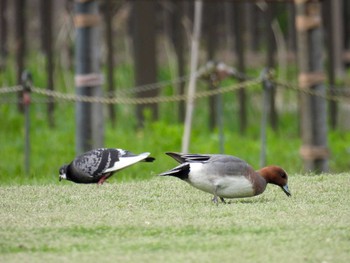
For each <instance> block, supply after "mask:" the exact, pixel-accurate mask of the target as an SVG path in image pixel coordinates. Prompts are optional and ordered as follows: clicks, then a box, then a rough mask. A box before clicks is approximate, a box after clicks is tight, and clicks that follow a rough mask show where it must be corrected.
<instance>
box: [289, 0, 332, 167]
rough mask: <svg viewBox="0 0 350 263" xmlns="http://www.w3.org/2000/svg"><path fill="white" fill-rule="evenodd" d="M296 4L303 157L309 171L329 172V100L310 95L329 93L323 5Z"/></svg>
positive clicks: (311, 3)
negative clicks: (321, 9)
mask: <svg viewBox="0 0 350 263" xmlns="http://www.w3.org/2000/svg"><path fill="white" fill-rule="evenodd" d="M295 3H296V28H297V38H298V39H297V41H298V42H297V43H298V64H299V71H300V73H299V86H300V87H301V88H303V89H305V92H302V93H301V96H300V99H301V105H300V106H301V133H302V134H301V135H302V136H301V137H302V143H303V145H302V148H301V150H300V153H301V156H302V158H303V159H304V167H305V170H306V171H315V172H326V171H328V146H327V112H326V100H325V99H324V98H321V97H319V96H312V95H310V94H308V91H310V92H317V93H319V94H321V95H325V94H326V88H325V85H324V83H323V82H324V74H323V59H322V51H323V47H322V31H321V13H320V8H321V4H320V3H319V2H314V1H313V2H311V1H309V2H305V3H304V2H300V1H295Z"/></svg>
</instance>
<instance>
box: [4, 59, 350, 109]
mask: <svg viewBox="0 0 350 263" xmlns="http://www.w3.org/2000/svg"><path fill="white" fill-rule="evenodd" d="M212 74H216V75H215V78H216V79H218V78H219V80H220V78H222V75H224V76H225V77H227V76H231V77H234V78H236V79H239V80H240V81H241V82H238V83H235V84H233V85H228V86H225V87H221V86H219V87H218V88H217V89H211V90H206V91H197V92H196V94H195V96H194V98H195V99H200V98H206V97H211V96H215V95H219V94H224V93H228V92H233V91H236V90H239V89H246V88H248V87H252V86H256V85H259V84H261V83H262V82H263V81H266V78H263V77H261V76H259V77H256V78H253V77H251V76H247V75H246V74H244V73H241V72H238V71H237V70H235V69H234V68H230V67H227V66H226V65H224V64H222V63H217V64H215V63H211V62H210V63H207V64H206V65H205V66H204V67H202V68H200V69H199V70H198V71H197V72H196V73H195V75H196V78H197V80H198V79H210V78H211V76H212ZM189 78H190V75H187V76H181V77H179V78H176V79H173V80H169V81H162V82H157V83H153V84H147V85H142V86H138V87H133V88H129V89H126V88H124V89H122V90H118V91H116V92H114V93H107V96H106V97H94V96H83V95H78V94H72V93H71V94H70V93H63V92H59V91H53V90H49V89H43V88H39V87H29V90H28V86H26V87H24V86H22V85H16V86H12V87H2V88H0V95H3V94H10V93H17V92H22V91H24V90H27V91H29V92H31V93H33V94H38V95H41V96H46V97H47V99H42V98H32V99H31V101H30V102H31V103H52V101H53V99H54V100H55V101H66V102H86V103H101V104H127V105H141V104H152V103H169V102H179V101H185V100H187V94H174V95H170V96H155V97H135V94H137V93H139V92H145V91H150V90H154V89H162V88H164V87H167V86H169V85H177V84H180V83H184V82H187V81H188V80H189ZM267 78H268V81H271V83H273V84H274V85H275V87H277V88H286V89H291V90H294V91H296V92H302V93H306V94H309V95H311V96H317V97H321V98H323V99H326V100H329V101H336V102H346V103H349V102H350V89H349V88H346V87H332V88H328V89H327V91H326V92H319V91H316V90H313V89H305V88H301V87H299V86H298V85H296V84H291V83H289V82H287V81H285V80H279V79H276V78H275V77H274V75H273V74H268V76H267ZM242 80H243V81H242ZM0 103H1V104H12V103H18V100H16V99H13V98H1V99H0Z"/></svg>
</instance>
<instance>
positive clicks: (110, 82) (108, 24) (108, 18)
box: [103, 0, 116, 127]
mask: <svg viewBox="0 0 350 263" xmlns="http://www.w3.org/2000/svg"><path fill="white" fill-rule="evenodd" d="M103 8H104V19H105V32H106V46H107V52H106V63H107V90H108V93H109V97H111V98H113V97H114V93H115V89H114V77H113V72H114V56H113V54H114V48H113V28H112V21H113V13H112V12H113V2H112V0H106V1H105V2H104V7H103ZM108 114H109V118H110V120H111V122H112V127H114V126H115V121H116V114H115V108H114V105H113V104H109V105H108Z"/></svg>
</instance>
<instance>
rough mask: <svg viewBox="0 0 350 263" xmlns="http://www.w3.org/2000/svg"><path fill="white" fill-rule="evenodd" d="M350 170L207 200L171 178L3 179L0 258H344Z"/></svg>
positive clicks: (349, 239)
mask: <svg viewBox="0 0 350 263" xmlns="http://www.w3.org/2000/svg"><path fill="white" fill-rule="evenodd" d="M349 183H350V174H337V175H331V174H329V175H328V174H327V175H320V176H301V175H292V176H290V183H289V184H290V189H291V191H292V194H293V196H292V197H291V198H288V197H286V196H285V194H284V193H283V192H282V191H281V190H280V189H279V188H278V187H275V186H269V187H268V188H267V190H266V192H265V193H263V195H261V196H258V197H254V198H245V199H235V200H231V203H230V204H227V205H224V204H219V206H215V205H214V204H212V203H211V201H210V200H211V196H210V195H209V194H207V193H203V192H201V191H199V190H197V189H194V188H192V187H190V186H189V185H187V184H186V183H184V182H181V181H180V180H178V179H176V178H153V179H152V180H146V181H138V182H122V183H110V184H105V185H103V186H96V185H76V184H73V183H70V182H64V183H62V184H60V185H52V184H50V185H37V186H35V185H33V186H31V185H27V186H2V187H0V194H1V196H2V201H1V203H0V204H1V209H0V220H1V222H2V224H1V227H0V236H1V239H0V259H1V261H4V262H18V261H23V260H25V261H26V262H44V261H46V262H47V261H50V262H62V261H64V262H65V261H66V262H96V261H99V262H110V261H116V260H118V261H122V262H136V261H140V262H141V261H142V262H161V261H162V262H164V261H166V262H180V261H182V262H233V261H235V262H348V261H349V260H350V230H349V229H350V221H349V218H350V208H349V207H350V206H349V203H350V202H349V201H350V196H349V195H348V189H349Z"/></svg>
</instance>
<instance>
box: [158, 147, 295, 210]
mask: <svg viewBox="0 0 350 263" xmlns="http://www.w3.org/2000/svg"><path fill="white" fill-rule="evenodd" d="M166 154H167V155H169V156H170V157H172V158H173V159H175V160H176V161H177V162H179V163H180V164H179V165H178V166H176V167H175V168H173V169H171V170H168V171H166V172H163V173H160V174H159V176H174V177H177V178H179V179H181V180H183V181H185V182H187V183H189V184H190V185H191V186H193V187H195V188H197V189H199V190H202V191H204V192H207V193H210V194H213V195H214V197H213V199H212V201H213V202H214V203H215V204H216V205H217V204H218V198H220V200H221V202H223V203H226V201H225V198H243V197H252V196H257V195H260V194H262V193H263V192H264V191H265V189H266V185H267V184H274V185H277V186H279V187H281V189H282V190H283V192H284V193H285V194H286V195H287V196H291V192H290V191H289V187H288V175H287V173H286V171H285V170H283V169H282V168H281V167H279V166H276V165H271V166H266V167H263V168H261V169H259V170H257V171H255V170H254V169H253V168H252V166H250V165H249V164H248V163H247V162H246V161H244V160H242V159H240V158H238V157H235V156H232V155H225V154H184V153H176V152H166Z"/></svg>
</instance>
